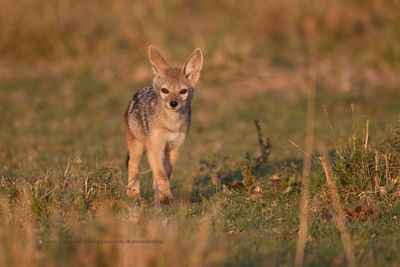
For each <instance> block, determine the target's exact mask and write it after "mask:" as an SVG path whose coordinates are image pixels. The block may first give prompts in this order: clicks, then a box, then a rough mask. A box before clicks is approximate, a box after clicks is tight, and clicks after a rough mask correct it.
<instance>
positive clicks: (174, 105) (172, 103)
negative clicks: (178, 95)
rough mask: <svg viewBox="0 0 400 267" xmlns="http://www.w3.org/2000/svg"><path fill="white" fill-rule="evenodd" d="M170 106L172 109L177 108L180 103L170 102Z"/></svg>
mask: <svg viewBox="0 0 400 267" xmlns="http://www.w3.org/2000/svg"><path fill="white" fill-rule="evenodd" d="M169 105H170V106H171V107H173V108H175V107H176V106H177V105H178V102H176V101H171V102H169Z"/></svg>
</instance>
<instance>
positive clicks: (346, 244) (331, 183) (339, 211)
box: [320, 153, 356, 266]
mask: <svg viewBox="0 0 400 267" xmlns="http://www.w3.org/2000/svg"><path fill="white" fill-rule="evenodd" d="M320 160H321V163H322V167H323V168H324V171H325V176H326V182H327V184H328V192H329V195H330V198H331V201H332V204H333V208H334V209H335V218H336V223H337V227H338V229H339V231H340V237H341V240H342V244H343V248H344V252H345V254H346V259H347V262H348V266H356V259H355V256H354V250H353V246H352V243H351V237H350V234H349V232H348V230H347V227H346V223H345V214H344V211H343V208H342V205H341V204H340V198H339V194H338V192H337V190H336V182H335V179H334V176H333V175H332V171H331V166H330V164H329V161H328V160H327V156H326V153H325V154H324V155H323V156H321V157H320Z"/></svg>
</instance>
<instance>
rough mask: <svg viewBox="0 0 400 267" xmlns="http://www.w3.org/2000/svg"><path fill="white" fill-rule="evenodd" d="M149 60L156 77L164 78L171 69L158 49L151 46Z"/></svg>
mask: <svg viewBox="0 0 400 267" xmlns="http://www.w3.org/2000/svg"><path fill="white" fill-rule="evenodd" d="M149 60H150V63H151V66H152V67H153V72H154V74H155V75H159V76H164V75H165V72H166V70H167V69H168V68H169V65H168V63H167V61H165V59H164V58H163V57H162V56H161V54H160V52H158V50H157V48H155V47H154V46H152V45H150V46H149Z"/></svg>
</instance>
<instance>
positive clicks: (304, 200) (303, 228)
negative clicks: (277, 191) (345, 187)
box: [295, 73, 316, 266]
mask: <svg viewBox="0 0 400 267" xmlns="http://www.w3.org/2000/svg"><path fill="white" fill-rule="evenodd" d="M315 78H316V77H315V73H313V74H312V84H311V85H310V87H309V92H308V103H307V134H306V140H305V141H306V144H305V153H304V161H303V162H304V163H303V173H302V181H301V199H300V227H299V235H298V240H297V247H296V258H295V266H302V265H303V259H304V248H305V246H306V242H307V237H308V212H309V196H310V172H311V164H312V157H310V155H311V154H312V149H313V142H314V123H315Z"/></svg>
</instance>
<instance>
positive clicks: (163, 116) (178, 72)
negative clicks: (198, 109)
mask: <svg viewBox="0 0 400 267" xmlns="http://www.w3.org/2000/svg"><path fill="white" fill-rule="evenodd" d="M149 60H150V63H151V64H152V67H153V71H154V74H155V76H154V79H153V85H152V87H149V88H145V89H142V90H141V91H139V92H138V93H137V94H136V95H135V96H134V97H133V99H132V101H131V103H130V104H129V107H128V110H127V113H126V123H127V143H128V150H129V162H128V187H127V194H128V196H129V197H131V198H136V197H138V196H139V194H140V184H139V180H138V174H139V162H140V158H141V155H142V153H143V149H144V148H146V150H147V155H148V160H149V164H150V167H151V169H152V172H153V189H154V192H155V199H156V201H157V202H158V203H161V204H168V203H170V202H172V200H173V197H172V194H171V190H170V182H169V180H170V178H171V173H172V168H173V165H174V163H175V162H176V160H177V158H178V150H179V147H180V146H181V145H182V144H183V142H184V140H185V138H186V135H187V133H188V130H189V125H190V100H191V98H192V95H193V90H194V86H195V84H196V82H197V81H198V79H199V77H200V71H201V68H202V63H203V56H202V53H201V50H200V49H196V50H195V51H194V52H193V53H192V54H191V55H190V56H189V58H188V59H187V61H186V62H185V64H184V65H183V67H182V69H180V68H174V67H171V66H169V65H168V63H167V62H166V61H165V59H164V58H163V57H162V56H161V54H160V53H159V52H158V51H157V50H156V49H155V48H154V47H153V46H150V47H149ZM167 91H168V92H167ZM165 92H167V93H165ZM172 102H176V106H175V107H174V106H173V104H172Z"/></svg>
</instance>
